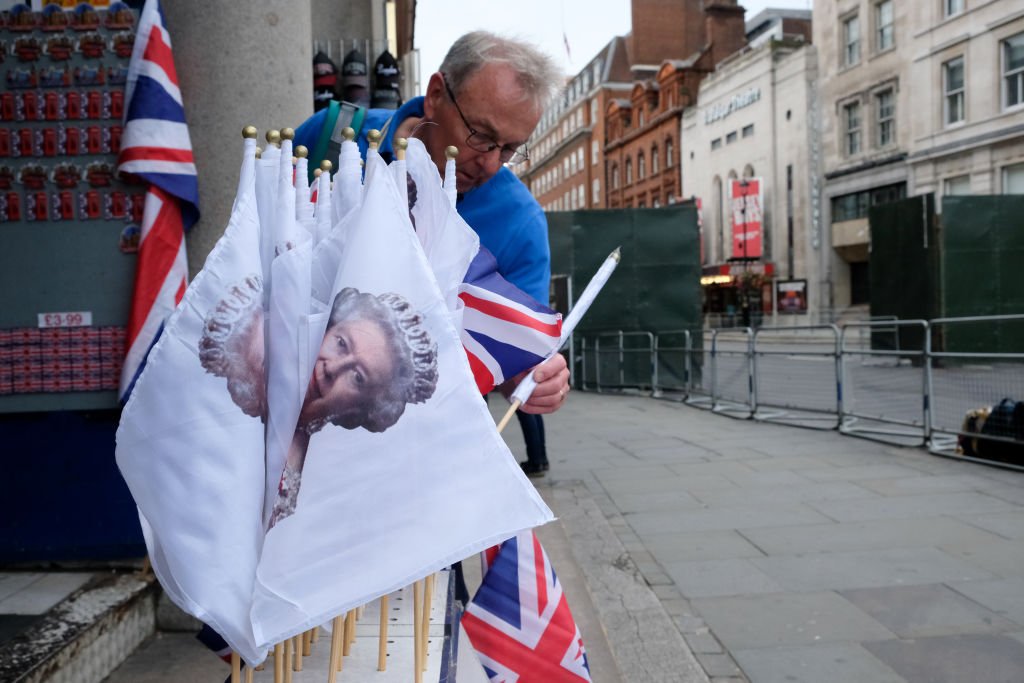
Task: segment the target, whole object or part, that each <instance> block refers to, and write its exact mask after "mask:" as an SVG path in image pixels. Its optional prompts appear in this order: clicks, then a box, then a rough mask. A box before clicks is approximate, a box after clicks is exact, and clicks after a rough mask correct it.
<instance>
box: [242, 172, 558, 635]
mask: <svg viewBox="0 0 1024 683" xmlns="http://www.w3.org/2000/svg"><path fill="white" fill-rule="evenodd" d="M367 166H368V168H369V170H370V172H371V173H370V174H368V175H369V176H370V178H371V180H370V182H369V183H368V185H367V187H366V195H365V197H364V201H363V204H362V206H361V207H360V209H359V217H358V221H357V222H356V223H355V224H354V225H353V227H352V229H351V231H350V234H349V236H348V240H347V243H346V248H345V251H344V253H343V255H342V263H341V267H340V270H339V273H338V278H337V284H336V286H335V292H334V295H335V303H334V305H333V306H332V314H331V318H332V320H331V322H330V323H329V324H328V325H327V326H326V334H325V335H324V337H323V339H324V341H323V344H322V345H321V347H320V349H318V356H317V359H316V360H315V362H314V365H315V370H314V374H313V379H312V380H311V382H310V392H309V394H307V401H306V405H304V406H303V412H304V417H303V418H300V425H299V426H300V428H302V422H303V420H310V421H311V422H310V423H307V427H306V430H307V432H308V431H313V430H314V429H315V428H316V427H317V426H318V425H317V422H319V423H320V424H323V425H324V426H322V427H321V428H320V429H319V430H318V431H313V433H312V434H311V435H308V434H307V436H308V444H307V453H308V455H307V456H305V458H304V462H303V464H302V470H301V476H300V477H297V478H296V479H294V480H293V481H294V483H295V484H296V485H297V492H296V495H295V496H294V500H288V501H287V502H286V505H287V506H292V505H293V507H289V510H288V512H289V514H287V515H279V516H278V518H277V519H276V524H275V526H274V527H273V528H271V529H270V531H269V532H268V533H267V536H266V540H265V543H264V546H263V555H262V558H261V560H260V565H259V569H258V575H257V582H256V587H255V599H254V603H253V612H252V616H253V628H254V631H255V635H256V639H257V641H259V642H267V643H270V642H276V641H279V640H282V639H284V638H286V637H289V636H291V635H294V634H296V633H299V632H301V631H303V630H305V629H308V628H310V627H312V626H314V625H316V624H320V623H323V622H324V621H326V620H327V619H329V618H331V617H332V616H334V615H336V614H339V613H341V612H343V611H345V610H347V609H350V608H352V607H355V606H358V605H362V604H364V603H366V602H368V601H370V600H372V599H374V598H376V597H378V596H380V595H383V594H385V593H387V592H390V591H393V590H396V589H398V588H400V587H402V586H405V585H408V584H409V583H410V582H412V581H413V580H415V579H417V578H419V577H422V576H424V575H426V574H428V573H430V572H432V571H435V570H437V569H439V568H441V567H444V566H446V565H448V564H450V563H452V562H454V561H456V560H460V559H462V558H465V557H467V556H469V555H471V554H473V553H475V552H478V551H480V550H482V549H483V548H486V547H489V546H490V545H493V544H494V543H495V542H496V541H498V540H500V539H504V538H507V537H509V536H510V535H511V534H513V533H515V532H516V531H519V530H522V529H526V528H532V527H534V526H538V525H540V524H543V523H545V522H547V521H550V520H551V519H552V516H551V512H550V510H548V508H547V506H546V505H545V504H544V502H543V501H542V500H541V499H540V497H539V496H538V494H537V492H536V490H535V489H534V488H533V486H531V485H530V483H529V482H528V480H527V479H526V478H525V477H524V475H523V473H522V470H521V468H520V467H519V465H518V463H516V461H515V459H514V457H513V456H512V454H511V453H510V452H509V451H508V448H507V447H506V446H505V444H504V442H503V441H502V440H501V437H500V436H499V435H498V433H497V431H496V430H495V428H494V423H493V420H492V418H491V416H490V413H489V412H488V410H487V407H486V405H485V404H484V402H483V401H481V400H480V396H479V393H478V392H477V391H476V389H475V384H474V381H473V378H472V373H471V372H470V369H469V365H468V363H467V361H466V357H465V353H464V351H463V350H462V345H461V342H460V340H459V334H458V330H457V329H455V327H454V326H453V325H452V324H451V322H450V319H449V315H448V313H449V311H448V308H447V306H446V305H445V303H444V301H443V299H442V296H441V293H440V291H439V290H438V288H437V285H436V283H435V282H434V278H433V276H432V274H431V271H430V268H429V264H428V263H427V261H426V259H425V257H424V256H423V252H422V249H421V247H420V245H419V242H418V240H417V238H416V236H415V234H414V233H413V231H412V230H411V226H410V224H409V219H408V210H407V209H406V207H404V206H403V205H402V203H401V197H400V194H399V192H398V189H397V188H396V187H395V185H394V181H393V176H392V175H391V174H390V173H387V172H386V169H385V168H383V166H384V162H383V161H382V160H381V159H380V157H379V155H377V154H375V153H372V152H371V153H370V155H369V158H368V159H367ZM346 300H351V301H352V302H353V304H352V305H349V304H347V303H346ZM355 302H358V305H356V303H355ZM346 315H347V317H346ZM358 325H362V326H363V327H362V329H361V330H358V329H356V328H355V327H352V329H347V326H350V327H351V326H358ZM360 335H362V336H360ZM374 336H376V337H378V338H379V337H385V338H390V341H388V342H386V343H385V342H383V341H377V342H376V343H373V342H372V341H371V338H373V337H374ZM361 341H362V342H363V343H365V344H366V345H367V346H369V348H370V349H371V350H372V351H373V352H374V353H371V354H368V356H367V358H366V359H364V360H362V361H359V362H360V363H362V366H361V367H360V370H359V372H361V373H363V379H362V383H363V384H362V386H364V387H370V386H375V387H377V388H375V389H374V390H373V391H370V390H369V389H366V390H364V392H363V394H362V395H361V399H360V401H361V402H360V403H359V405H358V406H348V405H345V403H344V401H345V399H343V398H339V399H338V401H339V403H338V404H336V405H335V406H334V407H333V408H331V409H330V410H326V408H325V407H322V406H320V405H314V404H322V403H324V402H325V399H326V398H327V397H328V396H330V395H333V394H337V395H338V396H339V397H344V396H346V393H345V392H349V393H350V392H351V386H341V387H339V386H338V385H337V382H338V381H339V380H340V381H344V382H348V381H351V382H357V381H358V380H357V378H356V376H355V375H351V376H348V375H346V376H343V377H340V378H339V377H337V376H334V375H333V373H335V369H334V367H332V363H337V364H338V367H345V369H346V371H347V372H350V371H352V369H351V366H348V365H345V362H349V361H351V362H352V363H356V361H355V360H354V356H355V355H356V354H357V353H359V352H360V351H364V349H362V348H360V342H361ZM339 348H343V350H341V351H339ZM386 349H387V352H386V353H385V352H384V351H385V350H386ZM338 356H344V357H345V360H344V362H343V361H342V360H338V359H337V357H338ZM375 364H376V365H375ZM382 368H391V370H390V371H389V372H390V374H389V373H388V372H385V371H384V370H383V369H382ZM325 410H326V413H331V414H332V418H331V419H330V420H328V421H327V422H328V423H327V424H324V422H323V415H324V414H325ZM305 413H308V415H305ZM332 422H333V423H332ZM338 425H342V426H338ZM296 474H297V473H296ZM286 476H287V475H286ZM293 481H289V482H287V484H286V485H285V486H284V487H283V489H284V490H288V491H290V490H291V489H290V487H291V486H292V485H293Z"/></svg>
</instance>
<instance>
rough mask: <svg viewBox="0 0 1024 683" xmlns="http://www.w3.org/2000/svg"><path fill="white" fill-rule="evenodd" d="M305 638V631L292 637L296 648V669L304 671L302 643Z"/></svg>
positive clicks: (293, 646)
mask: <svg viewBox="0 0 1024 683" xmlns="http://www.w3.org/2000/svg"><path fill="white" fill-rule="evenodd" d="M305 640H306V634H305V633H300V634H299V635H297V636H295V637H294V638H292V648H293V649H294V650H295V671H302V645H303V642H304V641H305Z"/></svg>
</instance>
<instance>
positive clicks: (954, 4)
mask: <svg viewBox="0 0 1024 683" xmlns="http://www.w3.org/2000/svg"><path fill="white" fill-rule="evenodd" d="M943 4H944V6H945V10H946V16H947V17H951V16H953V15H954V14H960V13H961V12H963V11H964V0H943Z"/></svg>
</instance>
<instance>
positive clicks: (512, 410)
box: [498, 399, 523, 434]
mask: <svg viewBox="0 0 1024 683" xmlns="http://www.w3.org/2000/svg"><path fill="white" fill-rule="evenodd" d="M521 405H523V403H522V401H520V400H519V399H516V400H515V401H512V405H510V406H509V408H508V411H506V413H505V415H504V417H502V418H501V421H500V422H499V423H498V433H499V434H501V432H502V430H503V429H505V427H506V426H507V425H508V421H509V420H511V419H512V416H513V415H515V414H516V411H517V410H519V406H521Z"/></svg>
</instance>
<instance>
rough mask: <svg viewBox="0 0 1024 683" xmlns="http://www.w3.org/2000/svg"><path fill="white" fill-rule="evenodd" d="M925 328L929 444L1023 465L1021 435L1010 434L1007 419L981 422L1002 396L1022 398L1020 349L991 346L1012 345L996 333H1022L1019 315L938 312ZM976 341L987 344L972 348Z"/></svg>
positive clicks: (944, 451) (949, 452)
mask: <svg viewBox="0 0 1024 683" xmlns="http://www.w3.org/2000/svg"><path fill="white" fill-rule="evenodd" d="M930 332H931V334H929V336H928V340H927V344H928V346H927V349H928V358H929V363H928V391H927V394H928V396H929V397H930V408H931V409H930V427H931V429H930V432H929V437H928V450H929V451H931V452H932V453H935V454H937V455H945V456H954V457H961V458H966V459H972V460H973V459H978V460H982V461H984V462H991V461H993V460H994V461H997V462H1000V464H1004V465H1008V466H1010V467H1014V468H1017V469H1024V467H1022V466H1024V443H1022V441H1021V437H1022V436H1024V435H1022V434H1020V433H1018V434H1016V437H1017V438H1016V440H1015V439H1014V433H1013V429H1012V427H1011V428H1010V429H1009V430H1008V429H1006V427H1007V426H1009V425H1002V427H1000V426H998V425H996V424H995V423H992V424H988V425H987V426H986V422H987V421H988V419H989V415H987V411H988V409H990V408H992V407H994V406H996V405H998V404H999V403H1000V401H1001V400H1002V399H1004V398H1009V399H1011V400H1017V401H1020V400H1024V352H1017V351H1012V352H999V351H992V350H991V349H992V348H996V349H998V348H999V347H1000V346H1003V347H1010V346H1012V345H1013V344H1005V343H1004V344H1000V343H999V342H1000V337H1001V336H1003V337H1005V336H1010V338H1011V339H1024V315H1003V316H987V317H970V318H939V319H937V320H932V321H931V323H930ZM979 347H984V348H985V349H986V350H971V349H978V348H979ZM1018 428H1024V426H1021V425H1018ZM1015 441H1016V442H1015Z"/></svg>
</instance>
